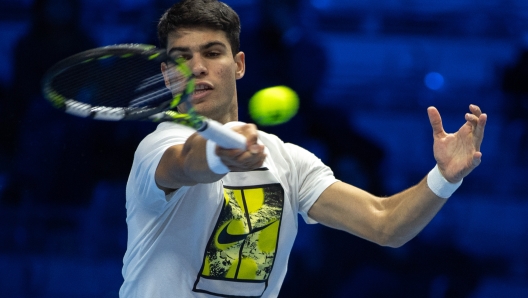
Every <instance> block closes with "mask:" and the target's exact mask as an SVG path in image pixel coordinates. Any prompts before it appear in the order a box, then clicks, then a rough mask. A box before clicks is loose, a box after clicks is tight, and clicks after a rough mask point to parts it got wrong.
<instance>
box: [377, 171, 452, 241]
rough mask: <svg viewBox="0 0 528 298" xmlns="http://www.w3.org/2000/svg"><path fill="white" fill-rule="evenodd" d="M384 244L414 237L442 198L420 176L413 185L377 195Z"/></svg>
mask: <svg viewBox="0 0 528 298" xmlns="http://www.w3.org/2000/svg"><path fill="white" fill-rule="evenodd" d="M380 200H381V201H380V203H381V210H382V211H381V218H380V219H379V220H380V222H381V223H382V224H381V225H380V228H381V230H382V231H383V232H382V234H383V235H384V236H385V237H386V238H385V239H384V241H383V242H384V243H383V244H384V245H387V246H392V247H399V246H401V245H403V244H405V243H406V242H408V241H409V240H411V239H412V238H414V237H415V236H416V235H417V234H418V233H419V232H420V231H422V230H423V228H424V227H425V226H426V225H427V224H428V223H429V222H430V221H431V220H432V219H433V217H434V216H435V215H436V214H437V213H438V211H439V210H440V209H441V208H442V206H443V205H444V204H445V203H446V201H447V200H446V199H443V198H440V197H438V196H437V195H435V194H434V193H433V192H432V191H431V189H430V188H429V187H428V185H427V178H424V179H422V180H421V181H420V183H418V184H417V185H415V186H413V187H410V188H408V189H406V190H405V191H402V192H400V193H397V194H395V195H393V196H390V197H387V198H380Z"/></svg>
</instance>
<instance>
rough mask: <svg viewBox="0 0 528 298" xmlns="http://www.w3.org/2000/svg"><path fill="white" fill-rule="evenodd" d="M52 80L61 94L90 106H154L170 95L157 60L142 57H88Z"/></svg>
mask: <svg viewBox="0 0 528 298" xmlns="http://www.w3.org/2000/svg"><path fill="white" fill-rule="evenodd" d="M175 72H176V70H175ZM179 77H182V76H181V75H180V76H179ZM180 80H181V79H180ZM55 82H57V83H56V84H54V83H52V86H53V89H55V90H56V91H58V93H59V94H61V95H62V96H64V97H66V98H72V99H74V100H76V101H79V102H83V103H87V104H90V105H92V106H105V107H122V108H142V107H154V106H158V105H160V103H162V102H164V101H167V100H170V99H171V98H172V93H171V90H169V89H168V88H167V87H166V86H165V81H164V78H163V75H162V73H161V71H160V64H159V62H154V61H148V60H146V59H142V57H138V58H136V59H131V58H127V59H125V58H110V59H105V60H98V59H92V60H91V61H88V62H86V63H81V64H79V65H76V66H73V67H70V68H68V69H67V70H65V71H64V72H63V73H61V74H59V75H58V76H57V78H56V79H55ZM180 84H181V85H183V83H180ZM171 86H172V84H171Z"/></svg>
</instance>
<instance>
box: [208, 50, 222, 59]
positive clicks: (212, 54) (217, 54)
mask: <svg viewBox="0 0 528 298" xmlns="http://www.w3.org/2000/svg"><path fill="white" fill-rule="evenodd" d="M220 55H221V53H220V52H216V51H213V52H208V53H207V57H211V58H214V57H218V56H220Z"/></svg>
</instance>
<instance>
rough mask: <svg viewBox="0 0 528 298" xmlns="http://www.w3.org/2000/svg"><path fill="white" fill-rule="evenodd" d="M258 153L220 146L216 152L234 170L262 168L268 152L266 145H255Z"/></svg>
mask: <svg viewBox="0 0 528 298" xmlns="http://www.w3.org/2000/svg"><path fill="white" fill-rule="evenodd" d="M257 146H258V148H255V149H256V150H258V152H257V153H252V152H250V151H244V150H238V149H223V148H220V147H218V148H217V149H216V154H217V155H218V156H219V157H220V159H221V160H222V162H223V163H224V164H225V165H226V166H227V167H228V168H229V169H230V170H232V171H248V170H253V169H257V168H260V167H261V166H262V165H263V164H264V160H265V159H266V154H265V153H264V146H262V145H255V147H257Z"/></svg>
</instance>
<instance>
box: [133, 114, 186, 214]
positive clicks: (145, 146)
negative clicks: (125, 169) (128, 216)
mask: <svg viewBox="0 0 528 298" xmlns="http://www.w3.org/2000/svg"><path fill="white" fill-rule="evenodd" d="M193 133H194V131H193V130H192V129H190V128H187V127H184V126H181V125H177V124H173V123H162V124H160V126H158V128H157V129H156V131H154V132H153V133H151V134H150V135H148V136H147V137H145V139H143V140H142V141H141V143H140V144H139V146H138V148H137V150H136V153H135V154H134V162H133V164H132V170H131V171H130V176H129V178H128V182H127V199H136V200H137V201H138V202H139V203H140V204H141V205H143V206H145V207H150V208H151V209H157V207H159V205H164V204H165V203H167V198H166V196H165V193H164V191H162V190H161V189H160V188H159V187H158V186H157V184H156V180H155V173H156V169H157V167H158V164H159V162H160V160H161V157H162V156H163V153H165V150H167V149H168V148H169V147H171V146H174V145H178V144H183V143H185V141H186V140H187V138H189V136H191V135H192V134H193Z"/></svg>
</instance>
